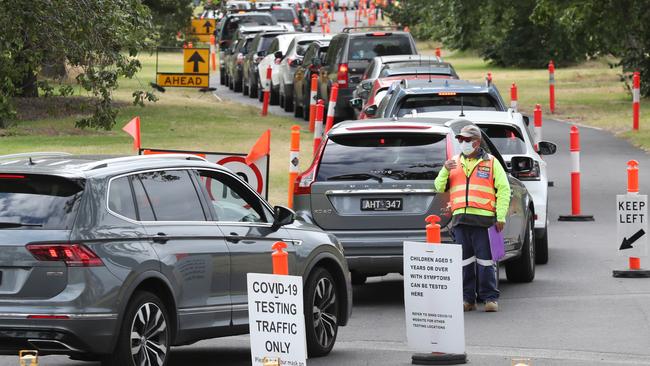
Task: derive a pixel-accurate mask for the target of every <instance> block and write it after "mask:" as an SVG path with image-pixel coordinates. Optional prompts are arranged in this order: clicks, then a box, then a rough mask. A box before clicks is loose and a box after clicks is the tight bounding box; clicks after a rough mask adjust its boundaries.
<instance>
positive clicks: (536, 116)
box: [533, 104, 542, 151]
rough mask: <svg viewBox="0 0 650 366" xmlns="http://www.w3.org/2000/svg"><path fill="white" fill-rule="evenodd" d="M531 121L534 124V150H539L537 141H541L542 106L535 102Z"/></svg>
mask: <svg viewBox="0 0 650 366" xmlns="http://www.w3.org/2000/svg"><path fill="white" fill-rule="evenodd" d="M533 121H534V122H533V123H534V126H535V136H534V137H535V144H534V145H535V151H538V150H539V142H540V141H542V106H540V105H539V104H535V110H534V111H533Z"/></svg>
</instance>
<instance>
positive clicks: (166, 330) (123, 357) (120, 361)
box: [102, 292, 171, 366]
mask: <svg viewBox="0 0 650 366" xmlns="http://www.w3.org/2000/svg"><path fill="white" fill-rule="evenodd" d="M170 324H171V322H170V319H169V315H168V312H167V308H166V307H165V305H164V304H163V302H162V301H161V300H160V299H159V298H158V297H157V296H156V295H154V294H152V293H150V292H136V293H135V295H134V296H133V298H132V299H131V301H129V304H128V306H127V308H126V312H125V313H124V320H123V323H122V326H121V329H120V333H119V337H118V338H117V344H116V347H115V352H113V353H112V354H111V355H109V356H107V357H106V358H105V359H103V360H102V366H136V365H138V366H139V365H146V366H165V365H166V364H167V360H168V359H169V351H170V344H171V332H170V329H171V328H170V327H169V326H170ZM138 336H139V337H138ZM143 344H144V347H142V345H143ZM143 358H144V359H143Z"/></svg>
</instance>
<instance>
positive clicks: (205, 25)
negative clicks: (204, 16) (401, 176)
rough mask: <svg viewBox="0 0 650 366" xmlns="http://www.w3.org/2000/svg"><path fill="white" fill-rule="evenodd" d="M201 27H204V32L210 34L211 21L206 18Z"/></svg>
mask: <svg viewBox="0 0 650 366" xmlns="http://www.w3.org/2000/svg"><path fill="white" fill-rule="evenodd" d="M203 28H205V33H207V34H210V28H212V22H210V21H209V20H206V21H205V24H203Z"/></svg>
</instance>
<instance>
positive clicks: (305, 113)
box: [302, 91, 310, 121]
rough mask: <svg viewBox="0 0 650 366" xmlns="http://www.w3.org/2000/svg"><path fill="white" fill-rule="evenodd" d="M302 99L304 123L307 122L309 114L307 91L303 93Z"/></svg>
mask: <svg viewBox="0 0 650 366" xmlns="http://www.w3.org/2000/svg"><path fill="white" fill-rule="evenodd" d="M303 95H304V99H303V101H302V119H304V120H305V121H309V113H310V108H309V95H310V93H309V91H305V92H304V93H303Z"/></svg>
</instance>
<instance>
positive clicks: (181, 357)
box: [167, 344, 251, 366]
mask: <svg viewBox="0 0 650 366" xmlns="http://www.w3.org/2000/svg"><path fill="white" fill-rule="evenodd" d="M250 359H251V353H250V348H249V345H248V344H242V347H241V348H229V347H223V346H215V347H210V348H194V347H192V348H187V349H183V348H180V349H174V350H173V351H172V353H171V355H170V358H169V362H168V363H167V365H168V366H187V365H219V366H231V365H232V366H235V365H237V366H239V365H245V364H247V363H248V362H250Z"/></svg>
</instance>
